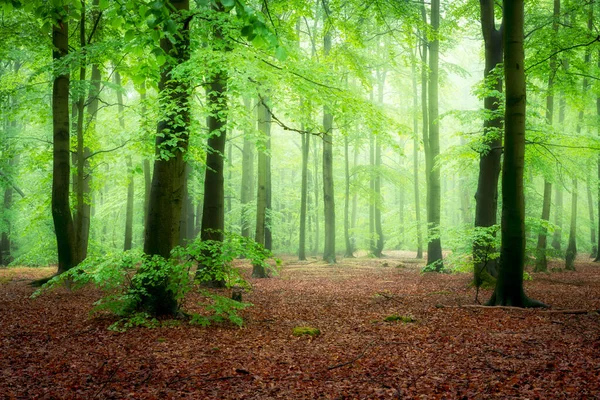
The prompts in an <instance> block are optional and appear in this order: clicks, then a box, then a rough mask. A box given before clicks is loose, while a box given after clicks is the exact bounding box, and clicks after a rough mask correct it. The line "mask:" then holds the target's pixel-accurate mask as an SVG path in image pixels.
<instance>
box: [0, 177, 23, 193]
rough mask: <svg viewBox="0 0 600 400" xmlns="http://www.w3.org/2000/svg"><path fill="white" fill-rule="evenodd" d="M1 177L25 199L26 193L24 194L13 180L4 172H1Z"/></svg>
mask: <svg viewBox="0 0 600 400" xmlns="http://www.w3.org/2000/svg"><path fill="white" fill-rule="evenodd" d="M0 176H2V177H4V179H6V180H7V181H8V183H10V186H12V187H13V189H15V191H16V192H17V193H19V194H20V195H21V197H22V198H25V193H23V191H22V190H21V189H19V187H18V186H17V185H15V184H14V182H12V181H11V179H10V178H9V177H8V176H7V175H6V174H5V173H4V172H2V171H0Z"/></svg>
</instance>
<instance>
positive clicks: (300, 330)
mask: <svg viewBox="0 0 600 400" xmlns="http://www.w3.org/2000/svg"><path fill="white" fill-rule="evenodd" d="M292 333H293V335H294V336H304V335H307V336H312V337H314V336H319V335H320V334H321V331H320V330H319V329H318V328H311V327H310V326H297V327H295V328H294V330H293V331H292Z"/></svg>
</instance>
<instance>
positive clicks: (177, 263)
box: [32, 233, 280, 331]
mask: <svg viewBox="0 0 600 400" xmlns="http://www.w3.org/2000/svg"><path fill="white" fill-rule="evenodd" d="M224 237H225V238H224V240H223V241H222V242H221V241H213V240H207V241H201V240H200V239H196V240H194V241H191V242H189V243H188V244H187V246H185V247H182V246H178V247H176V248H174V249H173V251H172V252H171V257H170V258H169V259H165V258H163V257H160V256H157V255H154V256H148V255H146V254H143V253H142V252H140V251H135V250H133V251H126V252H122V253H117V254H113V255H105V256H103V257H89V258H87V259H86V260H85V261H83V262H82V263H81V264H79V265H78V266H76V267H74V268H72V269H70V270H69V271H67V272H65V273H63V274H61V275H59V276H56V277H54V278H52V279H51V280H50V281H49V282H48V283H46V284H45V285H44V286H42V287H41V288H40V289H38V290H37V291H36V292H34V293H33V295H32V297H38V296H40V295H41V294H43V293H45V292H47V291H49V290H52V289H54V288H57V287H59V286H62V285H66V286H67V287H68V288H69V289H71V290H76V289H79V288H81V287H83V286H86V285H89V284H93V285H94V286H96V287H98V288H100V289H102V291H103V292H104V295H103V297H102V298H100V299H99V300H98V301H96V302H95V303H94V307H93V308H92V310H91V311H90V313H91V315H96V314H98V313H106V312H108V313H110V314H112V315H115V316H117V317H119V319H118V320H117V321H116V322H115V323H113V324H112V325H110V326H109V329H111V330H115V331H125V330H127V329H130V328H133V327H147V328H154V327H157V326H164V325H165V321H164V320H162V321H161V320H160V319H159V318H157V317H161V316H167V317H179V318H185V319H187V320H188V321H189V323H190V324H194V325H201V326H208V325H210V324H212V323H221V322H226V321H229V322H231V323H233V324H234V325H236V326H242V324H243V319H242V317H241V316H240V315H239V313H240V311H242V310H243V309H245V308H246V307H249V306H251V304H250V303H242V302H239V301H236V300H232V299H230V298H228V297H225V296H222V295H220V294H217V293H212V292H210V291H208V290H206V289H202V288H201V285H202V283H203V282H209V281H211V280H215V279H216V280H222V281H224V282H225V284H226V286H227V287H232V286H239V287H243V288H249V287H250V285H249V283H248V282H247V281H246V280H245V279H244V277H243V276H242V275H241V274H240V272H239V270H238V269H236V268H234V267H233V260H234V259H236V258H237V257H239V256H244V257H245V258H247V259H249V260H251V262H252V263H253V264H260V265H263V266H264V267H265V268H266V269H267V270H269V272H271V273H276V272H277V266H278V265H279V263H280V261H279V260H277V259H276V260H275V266H273V265H271V264H270V263H269V262H268V260H269V259H270V258H272V257H273V255H272V253H271V252H270V251H269V250H266V249H264V248H263V247H262V246H260V245H259V244H257V243H256V242H254V241H253V240H252V239H249V238H246V237H242V236H240V235H237V234H233V233H225V235H224ZM198 264H200V265H203V266H208V267H210V268H198ZM205 271H209V272H205ZM191 291H198V292H199V293H200V294H201V295H202V297H203V298H204V299H205V301H202V302H201V303H200V306H202V308H203V309H204V311H205V312H204V313H202V314H200V313H191V314H190V313H186V312H185V310H183V309H182V305H183V300H184V298H185V296H186V295H187V294H188V293H190V292H191ZM170 321H172V320H170ZM166 324H172V323H171V322H166Z"/></svg>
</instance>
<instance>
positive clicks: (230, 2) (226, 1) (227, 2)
mask: <svg viewBox="0 0 600 400" xmlns="http://www.w3.org/2000/svg"><path fill="white" fill-rule="evenodd" d="M221 4H223V7H225V8H226V9H227V8H231V7H233V6H234V5H235V0H221Z"/></svg>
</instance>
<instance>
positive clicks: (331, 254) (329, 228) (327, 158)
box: [323, 0, 336, 264]
mask: <svg viewBox="0 0 600 400" xmlns="http://www.w3.org/2000/svg"><path fill="white" fill-rule="evenodd" d="M323 8H324V11H325V13H326V14H328V13H329V9H328V4H327V0H323ZM330 50H331V31H330V30H329V29H328V30H327V31H326V32H325V35H324V37H323V52H324V55H325V58H327V57H328V56H329V52H330ZM332 128H333V115H332V114H331V111H330V110H329V107H327V106H323V131H324V134H323V211H324V220H325V244H324V248H323V260H325V261H326V262H328V263H330V264H333V263H335V262H336V259H335V198H334V192H333V190H334V189H333V131H332Z"/></svg>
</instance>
